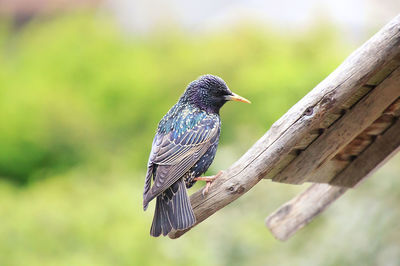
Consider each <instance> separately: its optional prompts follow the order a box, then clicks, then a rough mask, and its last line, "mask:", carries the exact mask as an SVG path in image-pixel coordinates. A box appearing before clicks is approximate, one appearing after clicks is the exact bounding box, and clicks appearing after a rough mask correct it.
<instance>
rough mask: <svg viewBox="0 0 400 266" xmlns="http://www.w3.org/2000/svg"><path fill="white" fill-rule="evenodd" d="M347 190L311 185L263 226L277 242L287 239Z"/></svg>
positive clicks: (273, 214)
mask: <svg viewBox="0 0 400 266" xmlns="http://www.w3.org/2000/svg"><path fill="white" fill-rule="evenodd" d="M346 190H347V188H342V187H335V186H331V185H328V184H313V185H311V186H310V187H309V188H308V189H307V190H306V191H304V192H303V193H301V194H299V195H298V196H296V197H295V198H293V199H292V200H290V201H289V202H287V203H285V204H284V205H283V206H282V207H280V208H279V209H278V210H276V211H275V212H274V213H272V214H271V215H270V216H268V217H267V219H265V225H266V226H267V227H268V228H269V230H270V231H271V232H272V234H273V235H274V236H275V237H276V238H277V239H279V240H282V241H285V240H287V239H289V238H290V237H291V236H292V235H293V234H294V233H296V232H297V230H299V229H301V228H303V227H304V226H305V225H307V224H308V223H309V222H310V221H311V220H312V219H313V218H314V217H315V216H317V215H318V214H319V213H321V212H322V211H323V210H325V208H327V207H328V206H329V205H330V204H331V203H332V202H334V201H335V200H336V199H337V198H339V197H340V196H341V195H343V193H345V192H346Z"/></svg>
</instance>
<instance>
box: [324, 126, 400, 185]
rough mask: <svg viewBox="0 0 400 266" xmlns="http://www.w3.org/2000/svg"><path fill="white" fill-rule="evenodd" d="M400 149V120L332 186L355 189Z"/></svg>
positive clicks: (339, 176) (336, 178) (334, 181)
mask: <svg viewBox="0 0 400 266" xmlns="http://www.w3.org/2000/svg"><path fill="white" fill-rule="evenodd" d="M399 149H400V120H399V119H397V120H396V122H395V123H394V124H393V126H391V127H390V128H389V129H388V130H387V131H385V132H384V133H383V134H382V135H380V136H378V137H377V139H376V140H375V141H374V142H373V143H372V144H371V145H370V146H369V147H368V148H367V149H365V150H364V151H363V152H362V153H361V154H360V155H359V156H358V157H357V158H356V159H355V160H354V161H352V162H351V164H350V165H349V166H347V167H346V168H345V169H344V170H343V171H342V172H340V173H339V174H338V175H337V176H336V177H335V178H334V179H333V180H332V181H331V182H330V184H331V185H335V186H342V187H354V186H355V185H357V184H358V183H359V182H360V180H361V179H364V178H365V177H367V176H369V175H370V174H371V173H373V170H374V169H377V168H379V165H382V164H383V163H384V162H386V161H387V160H388V159H389V158H390V157H391V156H392V155H394V154H396V153H397V151H398V150H399Z"/></svg>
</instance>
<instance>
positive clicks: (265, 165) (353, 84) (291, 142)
mask: <svg viewBox="0 0 400 266" xmlns="http://www.w3.org/2000/svg"><path fill="white" fill-rule="evenodd" d="M397 54H400V16H397V17H396V18H394V19H393V20H392V21H391V22H389V23H388V24H387V25H386V26H385V27H384V28H383V29H382V30H380V31H379V32H378V33H377V34H375V35H374V36H373V37H372V38H371V39H370V40H369V41H368V42H366V43H365V44H364V45H363V46H361V47H360V48H359V49H357V50H356V51H355V52H354V53H352V54H351V55H350V56H349V57H348V58H347V59H346V60H345V61H344V62H343V63H342V64H341V65H340V66H339V67H338V68H337V69H336V70H335V71H334V72H332V73H331V74H330V75H329V76H328V77H327V78H326V79H325V80H324V81H322V82H321V83H320V84H318V85H317V86H316V87H315V88H314V89H313V90H312V91H311V92H310V93H308V94H307V95H306V96H305V97H304V98H303V99H301V100H300V101H299V102H298V103H297V104H296V105H294V106H293V107H292V108H291V109H290V110H289V111H288V112H287V113H286V114H285V115H283V116H282V117H281V118H280V119H279V120H278V121H277V122H275V123H274V125H272V127H271V129H270V130H269V131H268V132H267V133H266V134H265V135H264V136H263V137H262V138H260V139H259V140H258V141H257V142H256V143H255V144H254V145H253V146H252V147H251V148H250V149H249V150H248V151H247V152H246V153H245V154H244V155H243V156H242V157H241V158H240V159H239V160H238V161H237V162H235V163H234V164H233V165H232V166H231V167H230V168H229V169H227V170H226V171H225V172H224V174H223V175H222V176H220V177H219V178H218V179H217V180H216V181H214V183H213V185H212V186H211V188H210V190H209V193H208V194H207V195H206V197H204V198H203V196H202V194H201V191H197V192H195V193H194V194H193V195H192V196H191V197H190V200H191V204H192V206H193V210H194V213H195V216H196V224H198V223H200V222H202V221H203V220H204V219H206V218H207V217H209V216H210V215H212V214H213V213H215V212H216V211H218V210H219V209H221V208H223V207H224V206H226V205H227V204H229V203H230V202H232V201H234V200H236V199H237V198H238V197H240V196H241V195H243V194H244V193H245V192H247V191H248V190H249V189H251V188H252V187H253V186H254V185H255V184H257V183H258V182H259V181H260V180H261V179H262V178H263V176H265V175H266V174H268V173H269V172H270V171H271V170H272V169H274V167H275V166H276V165H277V164H278V163H279V162H280V161H282V160H284V159H285V156H287V155H288V154H289V153H290V152H292V150H293V148H294V147H295V146H296V145H297V144H298V143H300V142H301V140H302V139H303V138H304V137H306V136H307V135H308V134H309V133H310V132H312V131H313V130H316V129H318V128H319V124H320V123H321V122H322V121H324V118H325V117H326V116H327V115H328V114H329V113H333V111H334V110H335V109H336V110H337V109H338V107H339V106H341V105H342V104H343V103H344V102H345V101H346V99H348V98H349V97H350V95H352V94H353V93H354V91H356V90H357V89H358V88H359V87H360V86H362V85H363V84H364V83H365V82H366V81H367V80H369V79H370V78H371V77H372V76H373V75H374V74H375V73H377V72H378V71H379V70H380V69H381V68H382V67H383V66H384V65H385V64H386V63H387V62H389V61H390V60H391V59H392V58H393V57H394V56H395V55H397ZM254 103H255V104H257V102H256V101H255V102H254ZM189 229H190V228H189ZM189 229H187V230H185V231H178V232H177V231H172V232H171V233H170V234H169V236H170V237H171V238H177V237H179V236H181V235H182V234H184V233H185V232H186V231H188V230H189Z"/></svg>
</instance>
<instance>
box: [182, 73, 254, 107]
mask: <svg viewBox="0 0 400 266" xmlns="http://www.w3.org/2000/svg"><path fill="white" fill-rule="evenodd" d="M181 101H183V102H187V103H190V104H193V105H194V106H196V107H198V108H200V109H202V110H205V111H207V112H211V113H216V114H218V113H219V109H220V108H221V107H222V106H223V105H224V104H225V103H226V102H227V101H238V102H244V103H250V101H249V100H247V99H245V98H243V97H241V96H239V95H237V94H235V93H233V92H232V91H231V90H230V89H229V88H228V86H227V85H226V83H225V81H223V80H222V79H221V78H220V77H217V76H213V75H209V74H208V75H203V76H201V77H199V78H198V79H197V80H195V81H192V82H191V83H190V84H189V85H188V87H187V88H186V91H185V93H184V94H183V95H182V97H181Z"/></svg>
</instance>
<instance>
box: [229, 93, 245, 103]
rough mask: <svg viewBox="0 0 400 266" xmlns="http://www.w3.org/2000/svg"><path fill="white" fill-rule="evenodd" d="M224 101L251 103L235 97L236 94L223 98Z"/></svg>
mask: <svg viewBox="0 0 400 266" xmlns="http://www.w3.org/2000/svg"><path fill="white" fill-rule="evenodd" d="M225 99H226V100H228V101H236V102H242V103H251V102H250V101H249V100H247V99H246V98H243V97H242V96H240V95H237V94H236V93H233V92H232V95H228V96H225Z"/></svg>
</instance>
